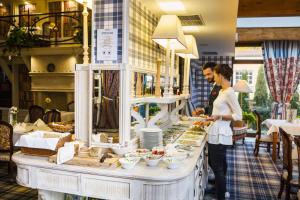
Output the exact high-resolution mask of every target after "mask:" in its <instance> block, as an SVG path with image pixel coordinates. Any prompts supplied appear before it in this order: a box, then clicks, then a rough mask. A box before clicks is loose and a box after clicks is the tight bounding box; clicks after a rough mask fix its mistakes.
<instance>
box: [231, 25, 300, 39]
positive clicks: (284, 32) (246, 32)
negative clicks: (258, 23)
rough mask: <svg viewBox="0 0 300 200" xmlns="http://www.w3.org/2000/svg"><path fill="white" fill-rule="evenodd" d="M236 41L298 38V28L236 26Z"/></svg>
mask: <svg viewBox="0 0 300 200" xmlns="http://www.w3.org/2000/svg"><path fill="white" fill-rule="evenodd" d="M237 33H238V42H239V43H243V42H259V41H264V40H300V28H286V27H285V28H238V29H237Z"/></svg>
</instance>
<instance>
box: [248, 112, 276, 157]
mask: <svg viewBox="0 0 300 200" xmlns="http://www.w3.org/2000/svg"><path fill="white" fill-rule="evenodd" d="M253 114H254V115H255V117H256V133H255V134H256V136H255V148H254V151H253V153H254V155H255V156H258V153H259V148H260V147H265V148H267V150H268V152H270V147H271V145H272V144H274V143H275V144H276V145H277V154H278V157H279V153H280V139H277V141H273V135H272V134H270V135H262V130H261V117H260V114H259V113H258V112H257V111H256V110H254V111H253Z"/></svg>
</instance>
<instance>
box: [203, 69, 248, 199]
mask: <svg viewBox="0 0 300 200" xmlns="http://www.w3.org/2000/svg"><path fill="white" fill-rule="evenodd" d="M232 73H233V71H232V68H231V67H230V66H229V65H227V64H220V65H217V66H216V67H215V69H214V80H215V82H216V84H218V85H220V86H221V87H222V89H221V90H220V92H219V95H218V97H217V98H216V100H215V101H214V103H213V111H212V116H211V118H212V120H213V122H212V123H211V125H210V126H209V129H208V156H209V157H210V165H211V166H210V167H211V168H212V170H213V172H214V174H215V186H216V192H217V197H218V199H225V192H226V170H227V164H226V147H227V146H228V145H232V129H231V127H230V122H231V121H237V120H242V109H241V107H240V105H239V102H238V99H237V97H236V95H235V93H234V90H233V88H232V87H231V84H230V79H231V77H232ZM226 196H228V195H226Z"/></svg>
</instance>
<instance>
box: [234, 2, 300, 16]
mask: <svg viewBox="0 0 300 200" xmlns="http://www.w3.org/2000/svg"><path fill="white" fill-rule="evenodd" d="M276 16H300V0H239V8H238V17H276Z"/></svg>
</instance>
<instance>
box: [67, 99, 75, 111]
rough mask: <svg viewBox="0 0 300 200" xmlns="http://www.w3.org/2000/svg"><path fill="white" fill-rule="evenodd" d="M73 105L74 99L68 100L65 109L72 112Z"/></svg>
mask: <svg viewBox="0 0 300 200" xmlns="http://www.w3.org/2000/svg"><path fill="white" fill-rule="evenodd" d="M74 106H75V102H74V101H70V102H69V103H68V104H67V111H68V112H74Z"/></svg>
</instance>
